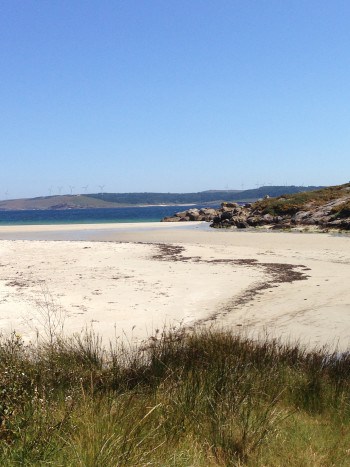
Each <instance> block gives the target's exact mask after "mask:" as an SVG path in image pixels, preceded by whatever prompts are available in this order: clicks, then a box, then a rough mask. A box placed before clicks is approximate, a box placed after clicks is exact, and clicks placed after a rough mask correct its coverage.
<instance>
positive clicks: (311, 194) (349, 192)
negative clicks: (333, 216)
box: [253, 183, 350, 217]
mask: <svg viewBox="0 0 350 467" xmlns="http://www.w3.org/2000/svg"><path fill="white" fill-rule="evenodd" d="M342 197H348V198H349V197H350V183H347V184H345V185H337V186H330V187H327V188H322V189H320V190H315V191H304V192H301V193H295V194H286V195H282V196H278V197H277V198H271V199H270V198H267V199H263V200H260V201H257V202H256V203H254V204H253V209H259V210H261V211H262V212H263V214H271V215H273V216H283V215H288V214H289V215H293V214H295V213H297V212H298V211H307V210H309V209H310V208H316V207H318V206H321V205H323V204H325V203H328V202H331V201H333V200H337V199H339V198H342ZM339 208H340V206H337V207H335V208H334V211H333V212H334V213H338V212H339V213H341V214H340V217H347V216H348V215H349V214H348V213H349V201H348V202H346V203H345V204H344V211H341V209H339ZM346 210H347V211H346Z"/></svg>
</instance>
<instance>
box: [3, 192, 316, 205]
mask: <svg viewBox="0 0 350 467" xmlns="http://www.w3.org/2000/svg"><path fill="white" fill-rule="evenodd" d="M317 188H321V187H314V186H308V187H303V186H263V187H260V188H256V189H251V190H207V191H201V192H198V193H147V192H146V193H96V194H86V195H60V196H59V195H57V196H41V197H37V198H24V199H12V200H3V201H0V210H31V209H34V210H37V209H60V210H62V209H96V208H117V207H123V206H147V205H161V204H170V205H179V204H218V203H220V202H222V201H256V200H258V199H260V198H263V197H264V196H266V195H269V196H271V197H275V196H281V195H283V194H291V193H299V192H301V191H310V190H315V189H317Z"/></svg>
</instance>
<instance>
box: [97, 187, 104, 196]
mask: <svg viewBox="0 0 350 467" xmlns="http://www.w3.org/2000/svg"><path fill="white" fill-rule="evenodd" d="M105 186H106V185H98V187H99V189H100V190H101V191H100V193H101V195H103V189H104V187H105Z"/></svg>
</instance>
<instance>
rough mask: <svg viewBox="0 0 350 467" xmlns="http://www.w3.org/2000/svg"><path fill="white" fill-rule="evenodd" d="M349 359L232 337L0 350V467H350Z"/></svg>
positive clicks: (176, 336) (0, 346)
mask: <svg viewBox="0 0 350 467" xmlns="http://www.w3.org/2000/svg"><path fill="white" fill-rule="evenodd" d="M349 403H350V356H349V354H342V355H337V354H332V355H329V353H328V352H326V351H325V350H320V351H315V352H307V351H306V350H305V349H303V348H301V347H298V346H288V345H284V344H282V343H280V342H278V341H275V340H270V341H268V340H266V341H264V342H254V341H252V340H249V339H246V338H244V337H241V336H237V335H234V334H233V333H230V332H229V331H214V330H198V331H196V332H193V333H190V334H185V333H181V332H163V333H158V334H157V335H156V336H155V337H154V338H152V339H150V340H149V341H147V342H146V343H144V344H143V345H141V346H139V347H138V348H126V347H123V346H121V345H119V346H118V345H115V346H111V348H109V349H104V348H103V347H102V345H101V341H100V339H99V338H98V337H97V336H96V335H94V334H93V333H85V334H84V335H82V336H75V337H74V338H70V339H68V338H57V339H53V340H50V342H48V343H38V344H36V345H33V344H31V345H24V343H23V342H22V340H21V338H20V337H18V336H16V335H15V334H12V335H11V336H10V337H3V338H2V339H1V342H0V464H1V465H4V466H15V465H16V466H17V465H35V466H37V465H55V466H59V465H62V466H91V467H92V466H106V467H108V466H111V467H112V466H119V465H120V466H146V465H147V466H148V465H154V466H174V467H175V466H176V467H177V466H203V467H204V466H238V465H248V466H257V465H261V466H264V465H266V466H285V465H295V466H331V465H334V466H345V465H349V462H350V451H349V447H350V423H349V422H350V404H349Z"/></svg>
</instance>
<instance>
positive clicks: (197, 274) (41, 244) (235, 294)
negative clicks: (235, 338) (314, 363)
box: [0, 223, 350, 350]
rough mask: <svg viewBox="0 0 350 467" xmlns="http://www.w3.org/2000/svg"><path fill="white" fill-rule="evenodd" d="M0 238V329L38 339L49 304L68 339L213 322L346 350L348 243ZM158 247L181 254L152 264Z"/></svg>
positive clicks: (102, 235) (263, 236) (113, 231)
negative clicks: (87, 329)
mask: <svg viewBox="0 0 350 467" xmlns="http://www.w3.org/2000/svg"><path fill="white" fill-rule="evenodd" d="M0 239H2V240H1V241H0V329H2V330H3V331H9V330H16V331H17V332H19V333H21V334H22V335H23V336H24V337H26V338H31V339H33V338H34V337H35V329H37V328H39V330H40V331H41V332H45V328H46V324H47V319H46V309H47V308H49V309H51V308H52V304H51V303H50V302H51V301H53V302H54V306H53V308H55V309H57V307H58V305H60V306H61V307H62V310H64V316H65V330H66V333H71V332H76V331H80V330H81V329H82V328H83V327H84V326H93V328H94V329H95V330H96V331H97V332H99V333H100V334H101V335H103V337H104V339H105V341H107V340H108V339H113V338H114V337H115V336H126V337H127V338H128V339H132V338H135V339H141V338H144V337H146V336H149V335H150V334H152V333H153V332H154V331H155V330H156V329H158V328H162V327H163V326H164V324H166V325H175V326H179V325H185V326H190V325H194V324H196V323H198V322H205V323H208V324H210V323H213V321H212V318H213V317H215V323H216V324H218V325H220V326H221V325H224V326H230V327H231V328H233V329H235V330H241V329H245V330H246V331H247V332H250V333H259V332H264V331H266V332H268V334H269V335H273V336H277V337H283V338H287V339H288V338H291V339H292V340H295V339H298V340H300V341H301V342H302V343H305V344H309V345H311V346H313V345H326V344H328V345H331V346H334V345H335V344H337V345H338V346H339V349H341V350H344V349H347V348H348V347H349V336H350V287H349V283H350V282H349V278H350V237H349V236H331V235H327V234H295V233H276V232H245V231H221V230H220V231H218V230H213V229H209V228H208V227H207V226H206V225H203V224H202V223H188V224H187V223H186V224H175V225H174V224H166V223H159V224H158V223H157V224H154V223H152V224H104V225H90V226H88V225H83V226H78V225H74V226H71V225H70V226H66V225H65V226H39V227H38V226H21V227H0ZM12 239H16V240H15V241H13V240H12ZM39 240H45V241H39ZM54 240H60V241H54ZM69 240H74V241H69ZM79 240H85V241H79ZM126 242H131V243H126ZM136 242H145V243H147V244H145V243H143V244H139V243H136ZM157 243H166V244H176V245H181V246H182V247H183V248H184V250H183V251H182V252H179V253H178V254H177V255H175V256H176V259H178V261H172V260H171V258H170V257H168V256H167V255H165V257H164V252H163V259H162V258H161V257H160V258H153V256H155V255H159V254H160V247H159V246H157V245H156V244H157ZM183 257H186V258H188V259H187V260H185V261H184V260H183ZM191 258H192V259H191ZM193 258H194V259H193ZM213 260H216V261H217V260H225V261H226V262H224V261H222V262H213ZM237 260H239V261H237ZM247 260H257V262H256V263H252V264H248V263H247ZM274 264H277V265H285V264H287V265H293V266H294V269H293V268H291V267H289V266H285V267H284V266H282V269H281V270H280V271H279V270H278V269H277V268H276V267H275V266H273V265H274ZM301 266H304V267H301ZM306 268H307V269H309V270H306ZM278 271H279V272H278ZM283 271H284V272H285V273H286V271H287V272H288V271H289V272H290V273H294V276H293V277H292V278H297V279H302V278H304V280H294V281H293V282H290V281H289V280H288V279H286V276H285V275H284V276H283ZM306 275H307V276H309V277H308V278H307V279H305V278H306ZM289 278H291V277H290V275H289ZM281 280H282V282H280V281H281ZM283 280H285V281H284V282H283ZM276 281H277V282H276ZM254 291H256V293H252V292H254ZM47 294H49V296H47ZM45 296H46V298H45Z"/></svg>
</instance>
